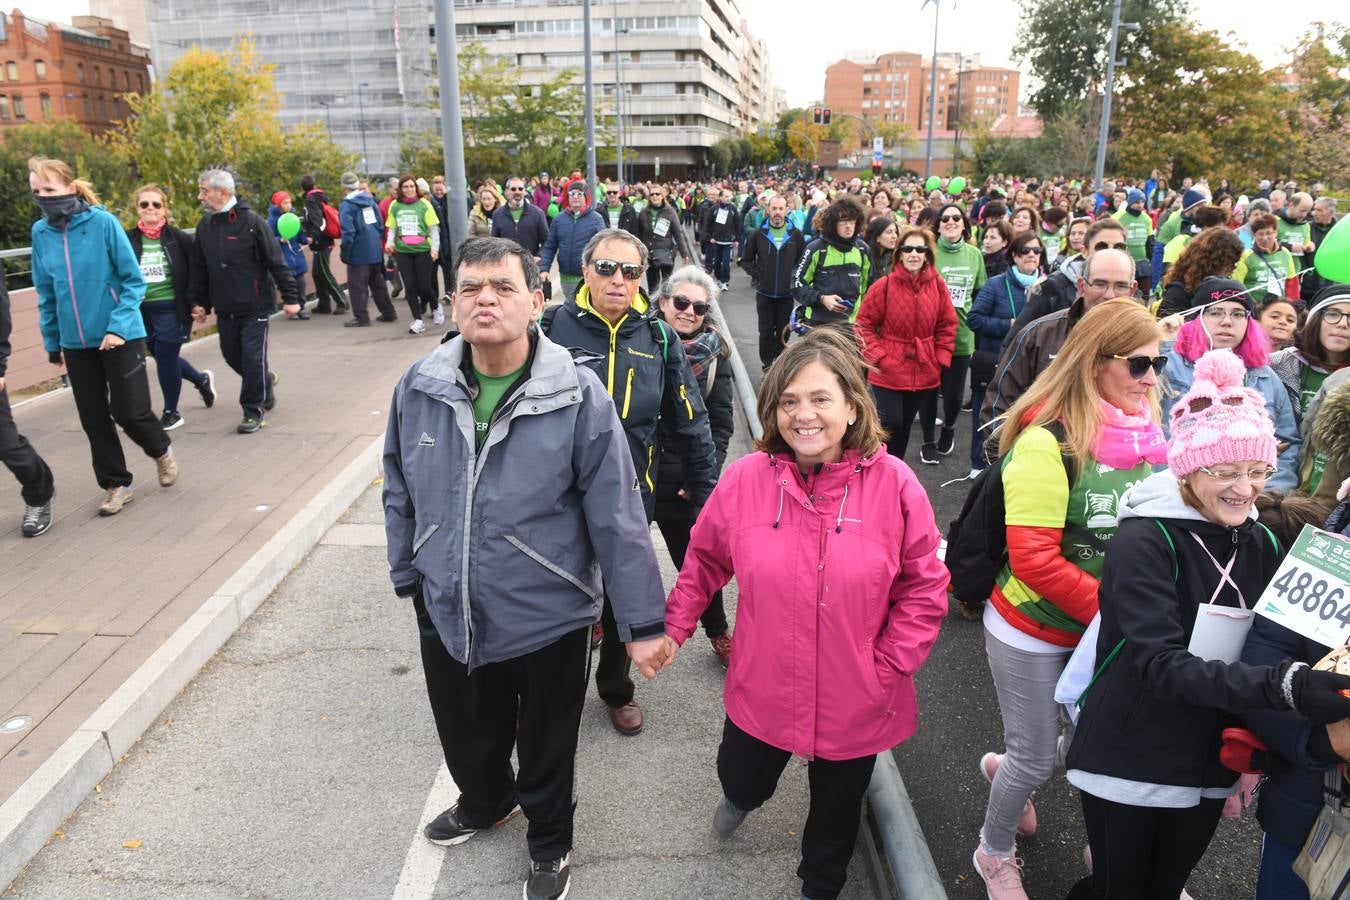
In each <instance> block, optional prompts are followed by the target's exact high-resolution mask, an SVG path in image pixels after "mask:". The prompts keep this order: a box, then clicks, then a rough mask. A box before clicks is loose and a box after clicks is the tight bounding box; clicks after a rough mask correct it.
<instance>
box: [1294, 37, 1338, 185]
mask: <svg viewBox="0 0 1350 900" xmlns="http://www.w3.org/2000/svg"><path fill="white" fill-rule="evenodd" d="M1347 69H1350V28H1347V27H1344V26H1331V27H1329V26H1327V25H1326V24H1324V23H1322V22H1316V23H1314V24H1313V26H1312V27H1311V28H1309V29H1308V31H1307V32H1305V33H1304V34H1303V36H1302V37H1301V38H1300V39H1299V42H1298V44H1297V46H1295V47H1294V52H1293V60H1292V65H1291V70H1292V72H1293V75H1294V76H1295V79H1296V83H1295V85H1294V86H1293V88H1292V89H1291V90H1287V91H1285V92H1283V93H1282V94H1281V100H1282V107H1283V108H1282V110H1281V112H1282V115H1283V118H1284V121H1285V122H1286V123H1287V126H1288V130H1289V135H1290V140H1289V143H1288V148H1287V149H1288V155H1287V156H1286V158H1285V159H1284V160H1282V163H1283V165H1282V166H1281V167H1280V168H1279V169H1278V170H1277V171H1279V172H1280V174H1283V175H1288V176H1291V177H1294V178H1297V179H1299V180H1301V181H1307V182H1310V183H1311V182H1317V181H1321V182H1323V183H1325V184H1327V185H1328V186H1333V187H1334V188H1336V189H1337V190H1345V189H1347V188H1350V88H1348V87H1347V85H1346V80H1345V78H1344V77H1343V75H1342V74H1341V73H1343V72H1345V71H1346V70H1347Z"/></svg>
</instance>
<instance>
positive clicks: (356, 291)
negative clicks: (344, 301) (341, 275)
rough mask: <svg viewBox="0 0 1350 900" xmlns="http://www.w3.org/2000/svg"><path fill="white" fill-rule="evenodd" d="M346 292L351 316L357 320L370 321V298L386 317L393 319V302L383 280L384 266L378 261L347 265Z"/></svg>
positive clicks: (395, 316) (394, 313)
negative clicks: (372, 298)
mask: <svg viewBox="0 0 1350 900" xmlns="http://www.w3.org/2000/svg"><path fill="white" fill-rule="evenodd" d="M347 294H348V295H349V296H350V297H351V298H352V318H354V319H356V320H357V321H358V322H369V321H370V299H371V297H374V298H375V308H376V309H378V310H379V311H380V315H382V316H384V317H385V318H386V319H395V318H397V317H398V313H396V312H394V302H393V301H392V300H390V299H389V285H388V284H386V283H385V280H384V266H383V265H382V264H380V263H371V264H369V265H362V264H360V263H351V264H349V265H348V266H347Z"/></svg>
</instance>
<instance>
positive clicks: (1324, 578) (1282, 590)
mask: <svg viewBox="0 0 1350 900" xmlns="http://www.w3.org/2000/svg"><path fill="white" fill-rule="evenodd" d="M1256 612H1257V613H1258V614H1259V615H1262V616H1265V617H1266V618H1268V619H1270V620H1271V621H1272V622H1278V623H1280V624H1281V625H1283V626H1284V627H1285V628H1288V629H1289V630H1290V631H1293V632H1294V633H1295V634H1299V635H1302V636H1303V637H1305V638H1308V639H1309V640H1311V641H1316V642H1317V643H1319V644H1324V645H1326V646H1328V647H1341V646H1344V645H1345V644H1346V643H1347V642H1350V540H1346V539H1345V538H1343V537H1340V536H1338V535H1334V534H1331V533H1330V532H1327V531H1322V530H1321V529H1319V528H1314V527H1313V526H1311V525H1305V526H1303V531H1302V533H1300V534H1299V536H1298V540H1296V541H1294V546H1293V547H1292V548H1290V550H1289V555H1288V556H1286V557H1285V558H1284V562H1282V563H1281V564H1280V567H1279V569H1277V570H1276V571H1275V577H1274V578H1272V579H1271V581H1270V584H1268V585H1267V586H1266V590H1265V592H1264V593H1262V594H1261V599H1260V600H1258V601H1257V603H1256Z"/></svg>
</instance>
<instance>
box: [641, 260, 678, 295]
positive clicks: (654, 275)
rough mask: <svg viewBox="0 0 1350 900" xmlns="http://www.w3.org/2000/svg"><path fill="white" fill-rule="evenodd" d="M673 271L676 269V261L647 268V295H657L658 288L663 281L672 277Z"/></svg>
mask: <svg viewBox="0 0 1350 900" xmlns="http://www.w3.org/2000/svg"><path fill="white" fill-rule="evenodd" d="M673 271H675V264H674V263H671V264H669V265H665V266H657V265H651V266H649V267H648V268H647V295H648V296H649V297H655V296H656V289H657V288H658V287H660V286H661V282H663V281H665V280H666V279H667V278H669V277H670V273H671V272H673Z"/></svg>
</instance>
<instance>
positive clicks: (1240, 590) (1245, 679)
mask: <svg viewBox="0 0 1350 900" xmlns="http://www.w3.org/2000/svg"><path fill="white" fill-rule="evenodd" d="M1245 374H1246V368H1245V366H1244V365H1243V362H1242V360H1241V359H1240V358H1238V357H1237V356H1236V355H1234V354H1233V353H1232V352H1230V351H1228V350H1211V351H1210V352H1208V353H1206V354H1204V355H1203V356H1202V357H1200V359H1199V360H1197V362H1196V364H1195V378H1194V381H1193V382H1192V384H1191V387H1190V390H1189V391H1187V393H1186V394H1185V396H1183V397H1182V398H1181V399H1180V400H1178V401H1177V402H1176V403H1175V404H1174V405H1173V407H1172V410H1171V439H1170V441H1169V444H1168V453H1167V463H1168V468H1167V469H1165V470H1163V471H1161V472H1158V473H1156V474H1155V475H1153V476H1152V477H1150V478H1148V479H1146V480H1145V481H1143V482H1141V483H1140V484H1138V485H1137V486H1135V487H1134V488H1133V489H1132V490H1131V491H1130V492H1129V494H1128V495H1126V498H1125V501H1124V503H1123V505H1122V507H1121V512H1120V524H1119V527H1118V529H1117V531H1116V534H1115V537H1114V538H1112V540H1111V544H1110V552H1109V553H1107V554H1106V566H1105V569H1104V570H1103V572H1102V581H1101V589H1100V601H1101V633H1100V637H1099V639H1098V641H1097V658H1098V660H1100V661H1103V664H1102V665H1101V667H1100V668H1099V669H1098V671H1097V677H1096V678H1094V680H1093V682H1092V683H1091V684H1090V685H1089V687H1088V689H1087V691H1086V692H1085V695H1084V699H1083V701H1082V710H1081V714H1080V717H1079V719H1078V726H1077V730H1076V732H1075V734H1074V738H1073V743H1072V745H1071V747H1070V749H1069V755H1068V760H1067V768H1068V770H1069V771H1068V778H1069V781H1070V783H1072V784H1073V785H1074V786H1075V787H1077V788H1078V789H1079V791H1080V792H1081V795H1082V803H1083V818H1084V822H1085V825H1086V828H1087V834H1088V842H1089V844H1090V846H1091V850H1092V863H1093V873H1092V875H1090V876H1088V877H1087V878H1085V879H1083V880H1082V881H1080V882H1079V883H1078V884H1077V885H1076V886H1075V887H1074V888H1073V890H1072V891H1071V892H1070V894H1069V898H1070V900H1088V898H1098V897H1108V896H1109V897H1111V898H1112V900H1130V898H1139V900H1146V898H1147V900H1153V898H1170V897H1177V896H1180V895H1181V891H1182V887H1183V886H1184V885H1185V883H1186V878H1187V876H1188V875H1189V874H1190V872H1191V870H1192V869H1193V868H1194V867H1195V865H1196V863H1197V862H1199V860H1200V858H1201V856H1203V855H1204V852H1205V848H1206V847H1208V845H1209V842H1210V839H1211V838H1212V837H1213V835H1214V830H1215V827H1216V826H1217V825H1218V821H1219V815H1220V813H1221V812H1222V809H1223V804H1224V800H1225V799H1226V798H1227V797H1228V795H1229V794H1231V793H1232V791H1233V786H1234V783H1235V782H1236V780H1237V773H1236V772H1233V771H1230V770H1229V769H1227V768H1225V767H1224V765H1223V764H1222V763H1221V762H1220V761H1219V747H1220V743H1221V732H1222V731H1223V729H1224V728H1225V727H1228V726H1230V725H1236V724H1237V721H1236V718H1237V716H1239V715H1241V714H1242V713H1245V712H1248V711H1250V710H1259V709H1274V710H1297V711H1298V712H1299V713H1301V714H1302V715H1303V716H1305V717H1306V718H1307V719H1309V720H1311V721H1312V722H1314V723H1329V722H1335V721H1339V720H1341V719H1343V718H1345V717H1346V716H1350V699H1348V698H1347V697H1345V696H1342V695H1341V694H1340V691H1341V690H1343V689H1347V688H1350V677H1346V676H1343V675H1336V674H1334V673H1331V672H1314V671H1313V670H1312V669H1310V668H1309V667H1308V665H1307V664H1306V663H1303V662H1296V661H1293V660H1288V659H1286V660H1282V661H1280V662H1279V663H1278V664H1276V665H1266V666H1257V665H1247V664H1244V663H1241V662H1239V661H1238V659H1239V656H1240V654H1241V651H1242V647H1243V643H1244V641H1245V639H1246V635H1247V630H1248V629H1249V628H1250V627H1251V624H1252V620H1253V615H1252V613H1251V609H1252V607H1253V606H1254V605H1255V603H1256V600H1257V598H1258V597H1259V596H1260V595H1261V592H1262V590H1263V589H1264V588H1265V586H1266V584H1267V582H1269V581H1270V579H1271V576H1272V575H1273V574H1274V572H1275V569H1276V566H1277V564H1278V562H1279V559H1280V555H1281V554H1280V548H1279V547H1278V545H1277V543H1276V540H1275V537H1274V536H1273V535H1272V534H1271V533H1270V532H1269V531H1268V530H1267V529H1266V528H1265V527H1264V526H1261V525H1259V524H1257V522H1256V511H1255V507H1254V501H1255V500H1256V495H1257V494H1258V493H1259V492H1260V491H1261V489H1262V488H1263V487H1264V485H1265V484H1266V482H1267V480H1269V478H1270V477H1271V476H1272V475H1273V474H1274V473H1275V462H1276V455H1277V453H1276V450H1277V448H1276V441H1275V429H1274V426H1273V425H1272V424H1271V421H1270V418H1269V416H1268V415H1267V413H1266V408H1265V400H1264V399H1263V397H1262V396H1261V394H1260V393H1258V392H1257V391H1255V390H1253V389H1251V388H1248V387H1246V386H1244V384H1243V379H1244V376H1245Z"/></svg>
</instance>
